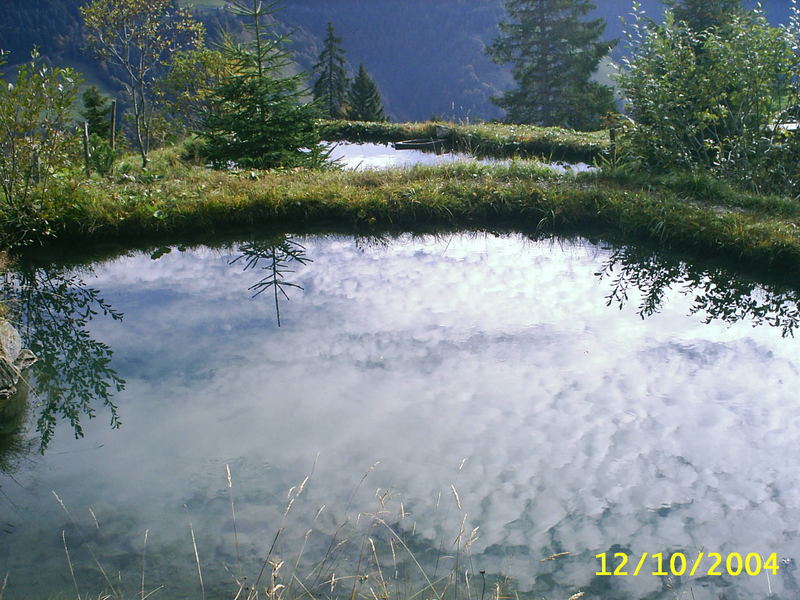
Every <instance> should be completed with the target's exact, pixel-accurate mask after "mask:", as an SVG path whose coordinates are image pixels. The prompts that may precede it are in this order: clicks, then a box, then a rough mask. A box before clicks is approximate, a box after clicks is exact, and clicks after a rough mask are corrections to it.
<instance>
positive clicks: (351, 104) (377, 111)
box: [347, 64, 386, 121]
mask: <svg viewBox="0 0 800 600" xmlns="http://www.w3.org/2000/svg"><path fill="white" fill-rule="evenodd" d="M347 104H348V107H347V118H348V119H350V120H352V121H385V120H386V115H384V114H383V102H382V101H381V94H380V92H379V91H378V86H377V85H375V81H373V79H372V77H370V76H369V74H368V73H367V70H366V69H365V68H364V65H363V64H361V65H359V67H358V75H356V78H355V79H354V80H353V84H352V85H351V86H350V91H349V92H348V94H347Z"/></svg>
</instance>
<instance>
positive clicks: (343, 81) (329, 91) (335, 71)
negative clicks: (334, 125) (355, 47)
mask: <svg viewBox="0 0 800 600" xmlns="http://www.w3.org/2000/svg"><path fill="white" fill-rule="evenodd" d="M341 43H342V38H340V37H337V36H336V34H335V33H334V30H333V23H328V35H327V37H326V38H325V43H324V47H323V50H322V52H321V53H320V55H319V61H318V62H317V64H316V65H314V72H315V73H317V74H318V75H319V77H318V79H317V81H316V83H315V84H314V90H313V93H314V99H315V100H317V101H318V102H319V103H320V104H321V105H322V107H323V109H324V111H325V115H326V116H327V117H329V118H331V119H338V118H340V117H341V116H342V112H343V104H344V103H345V101H346V100H347V89H348V84H349V81H348V78H347V67H346V65H347V61H346V60H345V58H344V50H342V47H341Z"/></svg>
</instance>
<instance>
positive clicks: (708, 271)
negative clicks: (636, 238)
mask: <svg viewBox="0 0 800 600" xmlns="http://www.w3.org/2000/svg"><path fill="white" fill-rule="evenodd" d="M597 275H598V276H599V277H600V278H601V279H610V280H611V292H610V293H609V294H608V296H606V301H607V305H608V306H611V305H612V304H617V305H618V306H619V307H620V309H621V308H622V307H623V306H625V305H626V304H628V303H629V302H630V299H629V296H628V293H629V291H635V290H638V291H639V292H640V293H641V300H640V301H639V306H638V307H637V310H638V313H639V315H640V316H641V317H642V318H643V319H644V318H646V317H649V316H652V315H654V314H656V313H658V312H660V311H661V309H662V308H663V307H664V303H665V302H666V298H667V293H668V292H669V291H670V290H672V289H676V290H677V291H679V292H680V293H681V294H684V295H686V296H693V299H692V305H691V308H690V311H689V312H690V314H692V315H695V314H701V315H704V316H705V322H706V323H710V322H712V321H714V320H721V321H724V322H726V323H736V322H738V321H741V320H750V321H751V322H752V323H753V326H756V325H769V326H771V327H776V328H779V329H780V330H781V334H782V335H783V337H794V332H795V330H796V329H797V327H798V324H800V309H798V301H799V300H800V292H798V290H796V289H792V288H783V287H781V286H777V285H765V284H759V283H756V282H755V281H752V280H749V279H746V278H745V277H742V276H740V275H737V274H736V273H735V272H733V271H731V270H729V269H726V268H723V267H708V266H701V265H697V264H691V263H686V262H683V261H681V260H679V259H677V258H675V257H672V256H669V255H667V254H664V253H659V252H654V251H652V250H649V249H646V248H637V247H624V248H620V249H617V250H615V251H614V252H613V254H612V255H611V257H610V258H609V259H608V260H607V261H606V263H605V265H604V266H603V269H602V270H601V271H600V272H599V273H597Z"/></svg>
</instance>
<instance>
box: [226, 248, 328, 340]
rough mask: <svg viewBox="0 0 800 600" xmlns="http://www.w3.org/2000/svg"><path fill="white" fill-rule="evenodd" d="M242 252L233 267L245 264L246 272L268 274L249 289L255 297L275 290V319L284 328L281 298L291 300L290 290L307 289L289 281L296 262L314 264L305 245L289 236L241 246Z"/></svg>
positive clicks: (240, 250)
mask: <svg viewBox="0 0 800 600" xmlns="http://www.w3.org/2000/svg"><path fill="white" fill-rule="evenodd" d="M239 252H240V254H239V256H237V257H236V258H234V259H233V260H231V261H230V263H229V264H235V263H237V262H239V261H242V262H244V270H245V271H248V270H251V269H259V268H260V269H261V270H262V272H266V275H265V276H264V277H262V278H261V279H260V280H259V281H257V282H256V283H254V284H253V285H251V286H250V287H249V288H247V289H248V290H249V291H251V292H253V298H255V297H256V296H259V295H260V294H262V293H264V292H266V291H267V290H271V291H272V296H273V298H274V301H275V316H276V319H277V321H278V327H280V326H281V307H280V296H283V297H284V298H285V299H286V300H289V294H287V293H286V289H287V288H297V289H300V290H302V289H303V287H302V286H301V285H300V284H297V283H293V282H291V281H287V280H286V277H287V275H289V274H291V273H294V272H295V271H294V269H292V268H291V267H292V263H297V264H298V265H305V264H307V263H310V262H314V261H313V260H311V258H309V257H308V256H307V255H306V248H305V246H303V245H302V244H301V243H299V242H296V241H295V240H293V239H291V238H290V237H288V236H285V235H282V236H278V237H277V238H273V239H270V240H266V241H263V242H248V243H246V244H242V245H241V246H239Z"/></svg>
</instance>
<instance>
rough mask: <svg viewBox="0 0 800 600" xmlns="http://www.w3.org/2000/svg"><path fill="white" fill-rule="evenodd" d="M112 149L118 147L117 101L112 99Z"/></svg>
mask: <svg viewBox="0 0 800 600" xmlns="http://www.w3.org/2000/svg"><path fill="white" fill-rule="evenodd" d="M111 149H112V150H116V149H117V101H116V100H112V101H111Z"/></svg>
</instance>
